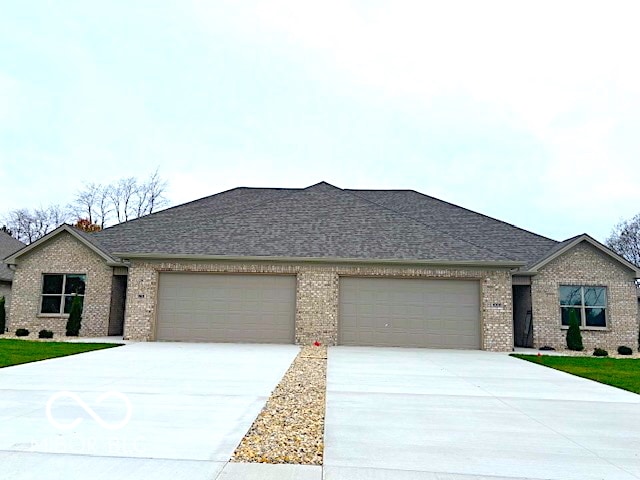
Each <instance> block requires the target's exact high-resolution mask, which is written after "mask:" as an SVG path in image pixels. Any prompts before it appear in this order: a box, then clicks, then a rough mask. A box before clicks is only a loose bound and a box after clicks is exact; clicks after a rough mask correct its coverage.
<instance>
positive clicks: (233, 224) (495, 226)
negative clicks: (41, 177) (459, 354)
mask: <svg viewBox="0 0 640 480" xmlns="http://www.w3.org/2000/svg"><path fill="white" fill-rule="evenodd" d="M91 236H92V237H93V239H94V241H97V243H98V244H99V245H101V246H102V248H103V249H104V250H105V251H108V252H111V253H112V254H113V253H124V252H126V253H154V254H185V255H229V256H252V257H255V256H274V257H307V258H309V257H314V258H354V259H398V260H445V261H508V260H511V261H516V262H527V263H528V262H529V260H530V259H531V258H533V257H535V256H536V255H538V256H542V254H544V253H545V252H546V251H548V250H549V249H550V248H552V247H553V246H554V245H555V244H556V243H557V242H555V241H553V240H550V239H546V238H544V237H540V236H538V235H535V234H533V233H530V232H527V231H525V230H521V229H518V228H516V227H514V226H512V225H509V224H506V223H504V222H500V221H498V220H495V219H491V218H489V217H486V216H484V215H481V214H478V213H475V212H471V211H469V210H466V209H463V208H460V207H456V206H454V205H451V204H447V203H446V202H442V201H440V200H437V199H433V198H432V197H427V196H425V195H422V194H419V193H418V192H414V191H394V190H385V191H382V190H380V191H372V190H342V189H339V188H336V187H334V186H332V185H329V184H326V183H324V182H322V183H320V184H317V185H314V186H311V187H308V188H306V189H268V188H237V189H233V190H229V191H227V192H222V193H220V194H217V195H213V196H211V197H206V198H203V199H200V200H196V201H194V202H190V203H186V204H183V205H180V206H177V207H174V208H170V209H167V210H164V211H162V212H158V213H155V214H152V215H148V216H146V217H142V218H140V219H136V220H133V221H130V222H126V223H122V224H119V225H116V226H113V227H110V228H107V229H105V230H103V231H102V232H98V233H95V234H92V235H91Z"/></svg>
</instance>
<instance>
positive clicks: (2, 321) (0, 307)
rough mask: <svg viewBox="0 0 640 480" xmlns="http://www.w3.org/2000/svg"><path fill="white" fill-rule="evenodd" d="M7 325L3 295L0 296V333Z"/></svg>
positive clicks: (0, 333)
mask: <svg viewBox="0 0 640 480" xmlns="http://www.w3.org/2000/svg"><path fill="white" fill-rule="evenodd" d="M6 327H7V312H6V310H5V309H4V297H0V335H2V334H3V333H4V331H5V328H6Z"/></svg>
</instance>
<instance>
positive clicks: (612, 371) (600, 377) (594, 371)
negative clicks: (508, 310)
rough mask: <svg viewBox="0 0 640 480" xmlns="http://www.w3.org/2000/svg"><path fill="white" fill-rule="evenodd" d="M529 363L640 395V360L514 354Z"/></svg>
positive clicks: (513, 355)
mask: <svg viewBox="0 0 640 480" xmlns="http://www.w3.org/2000/svg"><path fill="white" fill-rule="evenodd" d="M511 356H512V357H516V358H520V359H522V360H526V361H528V362H533V363H537V364H539V365H544V366H545V367H550V368H555V369H556V370H561V371H563V372H567V373H571V374H572V375H577V376H579V377H583V378H588V379H589V380H595V381H596V382H600V383H604V384H606V385H611V386H613V387H618V388H622V389H624V390H628V391H630V392H633V393H638V394H640V359H638V358H629V357H622V358H608V357H592V356H591V357H587V356H579V357H578V356H562V355H539V356H538V355H520V354H512V355H511Z"/></svg>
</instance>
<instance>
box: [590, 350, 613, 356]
mask: <svg viewBox="0 0 640 480" xmlns="http://www.w3.org/2000/svg"><path fill="white" fill-rule="evenodd" d="M593 356H594V357H608V356H609V352H607V351H606V350H604V349H602V348H594V349H593Z"/></svg>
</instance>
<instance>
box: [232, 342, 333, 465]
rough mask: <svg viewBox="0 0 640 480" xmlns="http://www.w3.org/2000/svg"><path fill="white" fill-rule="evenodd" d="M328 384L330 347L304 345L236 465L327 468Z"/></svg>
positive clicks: (238, 451)
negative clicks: (283, 465) (277, 464)
mask: <svg viewBox="0 0 640 480" xmlns="http://www.w3.org/2000/svg"><path fill="white" fill-rule="evenodd" d="M326 385H327V349H326V347H315V346H310V347H302V350H301V351H300V353H299V354H298V356H297V357H296V358H295V360H294V361H293V363H292V364H291V366H290V367H289V370H287V373H285V375H284V377H282V380H281V381H280V383H279V384H278V386H277V387H276V388H275V390H274V391H273V393H272V394H271V397H269V400H268V401H267V404H266V405H265V407H264V408H263V409H262V412H260V414H259V415H258V417H257V418H256V420H255V421H254V422H253V425H252V426H251V428H250V429H249V431H248V432H247V434H246V435H245V436H244V438H243V439H242V441H241V442H240V445H239V446H238V448H236V451H235V452H234V454H233V457H232V458H231V461H232V462H252V463H294V464H301V465H322V457H323V452H324V411H325V396H326Z"/></svg>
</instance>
